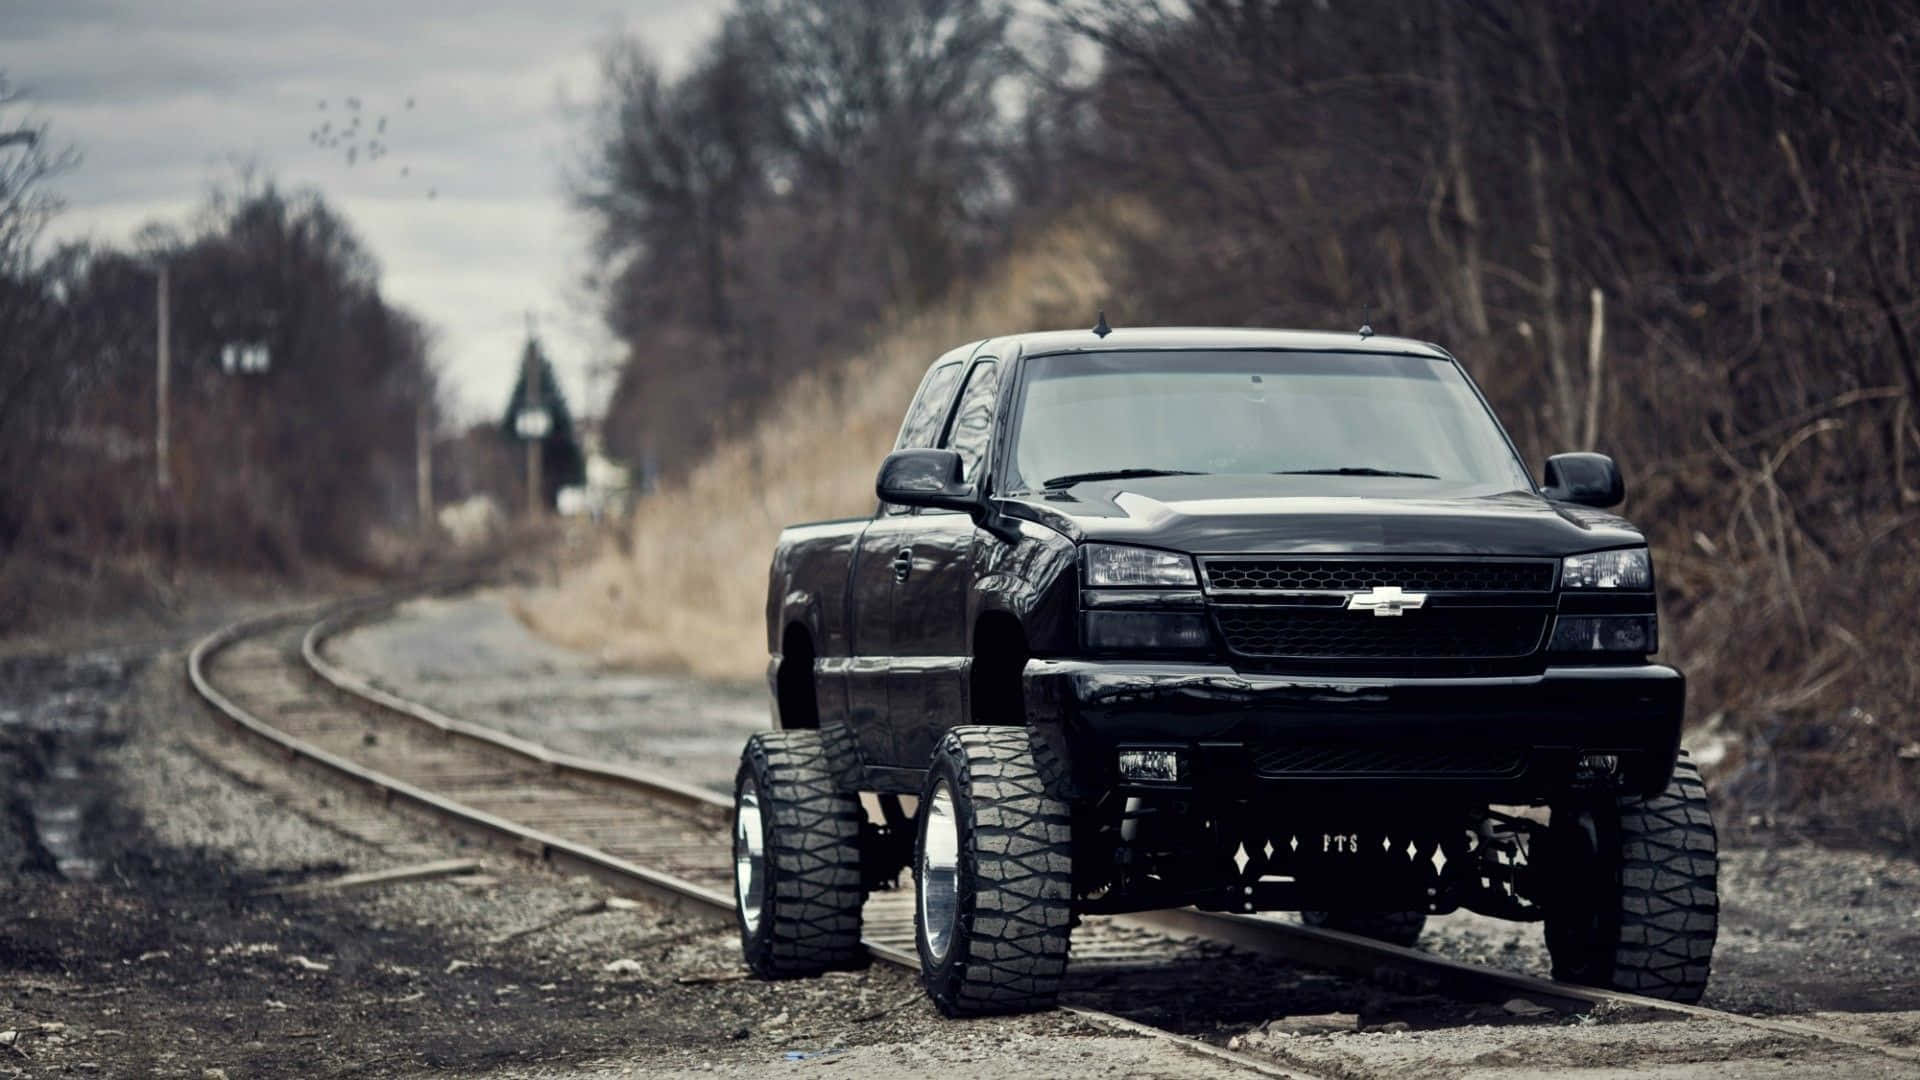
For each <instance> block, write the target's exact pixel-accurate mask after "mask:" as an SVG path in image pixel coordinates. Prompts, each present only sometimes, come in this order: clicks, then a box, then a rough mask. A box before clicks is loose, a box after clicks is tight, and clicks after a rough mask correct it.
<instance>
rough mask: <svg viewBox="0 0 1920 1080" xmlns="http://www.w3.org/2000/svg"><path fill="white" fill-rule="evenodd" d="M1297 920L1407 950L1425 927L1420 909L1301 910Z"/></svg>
mask: <svg viewBox="0 0 1920 1080" xmlns="http://www.w3.org/2000/svg"><path fill="white" fill-rule="evenodd" d="M1300 921H1301V922H1303V923H1306V924H1307V925H1308V926H1318V927H1321V928H1323V929H1327V930H1342V931H1345V932H1346V933H1349V934H1359V935H1360V936H1361V937H1368V938H1372V939H1374V940H1375V941H1384V942H1386V943H1387V944H1389V945H1398V946H1400V947H1401V948H1403V949H1411V948H1413V946H1414V944H1415V943H1416V942H1418V941H1419V940H1420V932H1421V931H1423V930H1425V929H1426V928H1427V913H1426V912H1424V911H1303V912H1301V913H1300Z"/></svg>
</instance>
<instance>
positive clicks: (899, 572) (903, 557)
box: [893, 547, 913, 582]
mask: <svg viewBox="0 0 1920 1080" xmlns="http://www.w3.org/2000/svg"><path fill="white" fill-rule="evenodd" d="M911 573H913V549H912V548H910V547H903V548H901V549H900V550H899V551H896V552H894V555H893V580H895V581H899V582H905V581H906V580H907V575H909V574H911Z"/></svg>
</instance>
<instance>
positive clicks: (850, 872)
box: [733, 730, 867, 979]
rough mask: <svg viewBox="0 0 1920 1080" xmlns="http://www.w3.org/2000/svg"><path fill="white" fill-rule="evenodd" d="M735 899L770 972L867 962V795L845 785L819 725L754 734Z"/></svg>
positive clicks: (744, 935)
mask: <svg viewBox="0 0 1920 1080" xmlns="http://www.w3.org/2000/svg"><path fill="white" fill-rule="evenodd" d="M733 805H734V810H733V881H734V900H735V906H736V909H737V913H738V916H739V924H740V946H741V952H742V953H743V954H744V955H745V957H746V961H747V967H749V968H751V969H752V971H753V973H754V974H755V975H758V976H760V977H761V978H763V979H782V978H792V977H794V976H800V975H817V974H819V973H820V972H823V971H831V970H836V969H844V968H857V967H863V966H865V964H866V962H867V954H866V950H865V949H864V948H863V947H862V946H861V944H860V906H861V903H862V902H863V901H864V900H865V899H866V895H865V892H864V890H863V889H862V888H861V880H860V826H861V823H862V822H863V821H865V820H866V815H865V813H864V812H863V811H862V810H861V807H860V797H859V796H858V795H853V794H848V793H844V792H841V791H840V790H838V789H837V788H836V787H835V785H834V783H833V772H832V761H831V759H830V755H829V754H828V753H827V749H826V747H825V745H824V743H823V740H822V738H821V735H820V732H818V731H808V730H800V731H774V732H763V733H761V734H758V735H755V736H754V737H753V738H751V739H749V740H747V746H746V749H745V750H743V751H741V754H740V771H739V772H738V773H737V774H736V775H735V778H734V797H733Z"/></svg>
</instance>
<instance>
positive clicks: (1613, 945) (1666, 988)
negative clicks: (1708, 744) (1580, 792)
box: [1543, 753, 1720, 1002]
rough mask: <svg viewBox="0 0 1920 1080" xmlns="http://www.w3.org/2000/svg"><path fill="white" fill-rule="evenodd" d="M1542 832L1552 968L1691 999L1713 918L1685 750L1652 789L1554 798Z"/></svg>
mask: <svg viewBox="0 0 1920 1080" xmlns="http://www.w3.org/2000/svg"><path fill="white" fill-rule="evenodd" d="M1547 835H1548V841H1549V844H1548V851H1549V852H1550V853H1551V854H1550V858H1551V862H1550V864H1549V865H1548V866H1547V867H1544V868H1543V869H1545V870H1546V871H1547V880H1548V881H1549V882H1550V883H1551V885H1550V888H1551V892H1550V894H1549V896H1548V897H1547V903H1546V904H1545V905H1543V906H1545V907H1546V924H1547V925H1546V937H1547V951H1548V952H1549V954H1551V956H1552V957H1553V977H1554V978H1556V979H1564V980H1566V981H1567V982H1576V983H1581V984H1584V985H1587V986H1603V987H1608V988H1610V989H1614V990H1625V991H1627V992H1629V993H1635V994H1645V995H1646V996H1648V997H1656V998H1664V999H1666V1000H1668V1001H1681V1002H1694V1001H1699V1000H1700V996H1701V995H1702V994H1703V993H1705V992H1706V988H1707V971H1708V968H1709V966H1710V964H1711V962H1712V959H1713V942H1714V937H1715V934H1716V932H1717V930H1718V925H1719V912H1720V894H1719V885H1718V880H1717V878H1718V868H1719V860H1718V854H1717V849H1716V843H1715V838H1714V831H1713V815H1712V814H1711V813H1710V812H1709V811H1708V808H1707V789H1706V785H1705V784H1703V783H1701V781H1700V770H1699V769H1697V768H1696V767H1695V766H1694V764H1693V762H1692V761H1690V760H1688V758H1687V756H1686V754H1685V753H1682V754H1681V755H1680V760H1679V762H1678V763H1676V764H1675V766H1674V770H1673V779H1672V780H1671V781H1669V782H1668V784H1667V789H1666V790H1665V791H1663V792H1661V793H1660V794H1658V795H1655V796H1652V797H1640V796H1632V797H1624V798H1612V799H1592V800H1585V801H1582V802H1576V803H1569V804H1566V805H1560V806H1555V807H1554V808H1553V816H1552V819H1551V821H1550V823H1549V826H1548V834H1547Z"/></svg>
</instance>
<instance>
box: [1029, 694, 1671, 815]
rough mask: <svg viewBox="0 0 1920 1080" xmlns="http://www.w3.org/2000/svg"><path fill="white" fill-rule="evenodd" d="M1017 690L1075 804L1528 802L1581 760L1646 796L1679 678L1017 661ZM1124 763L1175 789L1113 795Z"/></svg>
mask: <svg viewBox="0 0 1920 1080" xmlns="http://www.w3.org/2000/svg"><path fill="white" fill-rule="evenodd" d="M1024 683H1025V689H1026V711H1027V721H1028V723H1029V724H1030V725H1031V726H1032V727H1033V728H1034V729H1035V731H1036V733H1037V734H1039V735H1040V736H1041V737H1042V738H1043V739H1044V740H1045V741H1046V742H1047V743H1048V744H1049V746H1050V747H1051V749H1052V750H1053V752H1054V755H1055V756H1056V758H1057V759H1058V760H1059V761H1061V762H1062V763H1063V764H1065V765H1066V766H1067V775H1066V776H1065V777H1063V778H1062V783H1063V786H1064V787H1066V788H1067V789H1068V792H1067V793H1070V794H1072V795H1074V796H1077V797H1085V796H1089V795H1093V794H1097V793H1098V792H1100V791H1103V790H1108V789H1112V788H1116V787H1117V788H1120V789H1123V790H1135V789H1137V790H1140V791H1142V792H1145V791H1149V790H1152V791H1168V790H1180V789H1187V790H1191V791H1195V792H1196V793H1204V794H1207V795H1233V794H1236V793H1249V794H1252V793H1261V794H1267V795H1275V796H1284V795H1287V794H1290V793H1306V794H1311V795H1313V796H1315V797H1324V796H1328V795H1351V796H1352V797H1355V798H1361V799H1367V800H1383V799H1391V800H1395V801H1398V800H1400V799H1402V798H1405V799H1408V800H1424V799H1429V798H1433V797H1436V796H1437V797H1445V796H1448V795H1451V796H1454V797H1458V798H1461V799H1467V800H1473V801H1487V802H1497V803H1506V802H1511V803H1526V802H1541V801H1545V800H1547V799H1550V798H1552V797H1553V796H1554V795H1556V794H1558V793H1560V792H1562V791H1565V790H1567V789H1568V788H1569V786H1570V785H1572V784H1574V783H1575V782H1576V767H1575V763H1576V761H1577V760H1578V759H1579V758H1580V757H1581V756H1582V755H1583V754H1606V755H1614V756H1617V758H1618V760H1619V762H1620V768H1619V773H1618V775H1617V777H1616V780H1615V782H1616V783H1618V784H1619V786H1621V787H1622V788H1623V789H1625V790H1630V791H1640V792H1645V793H1653V792H1657V791H1660V790H1661V789H1663V788H1665V787H1666V784H1667V780H1668V778H1669V776H1670V775H1671V773H1672V770H1673V762H1674V756H1675V754H1676V752H1677V751H1678V749H1679V745H1680V722H1681V714H1682V712H1683V710H1684V705H1685V698H1686V679H1685V677H1684V676H1682V675H1681V674H1680V673H1679V672H1678V671H1675V670H1674V669H1672V668H1670V667H1665V666H1662V665H1657V664H1638V665H1632V666H1620V667H1549V668H1547V669H1546V670H1545V671H1543V672H1540V673H1539V674H1531V675H1512V676H1491V677H1475V678H1406V679H1394V678H1378V677H1368V678H1348V677H1340V676H1331V677H1305V676H1297V675H1270V674H1257V673H1242V672H1238V671H1235V670H1234V669H1233V668H1230V667H1227V666H1225V665H1220V664H1207V663H1174V662H1164V663H1163V662H1152V661H1130V662H1116V661H1082V660H1033V661H1030V662H1029V663H1028V664H1027V667H1026V671H1025V674H1024ZM1130 748H1142V749H1146V748H1155V749H1173V750H1176V751H1178V752H1180V754H1181V755H1182V762H1183V773H1182V776H1181V778H1180V781H1179V782H1178V783H1175V784H1168V783H1164V782H1152V781H1136V782H1127V781H1124V780H1122V778H1121V777H1120V776H1119V775H1118V772H1117V770H1116V766H1115V762H1116V755H1117V754H1118V752H1119V751H1121V750H1125V749H1130Z"/></svg>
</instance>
